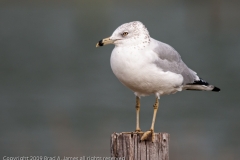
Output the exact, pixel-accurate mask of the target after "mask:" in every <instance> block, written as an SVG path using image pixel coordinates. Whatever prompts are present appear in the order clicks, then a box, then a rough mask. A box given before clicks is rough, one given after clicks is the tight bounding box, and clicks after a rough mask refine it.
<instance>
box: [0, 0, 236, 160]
mask: <svg viewBox="0 0 240 160" xmlns="http://www.w3.org/2000/svg"><path fill="white" fill-rule="evenodd" d="M134 20H139V21H142V22H143V23H144V24H145V25H146V27H147V28H148V30H149V32H150V35H151V36H152V37H153V38H155V39H158V40H160V41H163V42H165V43H168V44H170V45H172V46H173V47H174V48H175V49H176V50H177V51H178V52H179V53H180V54H181V56H182V59H183V60H184V61H185V63H186V64H187V65H188V66H189V67H191V68H192V69H193V70H195V71H196V72H197V73H198V74H199V75H200V77H202V78H204V79H206V80H207V81H208V82H210V83H212V84H214V85H216V86H218V87H220V88H221V89H222V91H221V92H219V93H213V92H194V91H184V92H181V93H177V94H174V95H171V96H163V97H161V100H160V109H159V112H158V115H157V120H156V125H155V131H156V132H168V133H170V135H171V140H170V159H171V160H188V159H189V160H192V159H194V160H203V159H204V160H215V159H216V160H226V159H227V160H236V159H239V157H240V152H239V151H240V140H239V136H240V106H239V105H240V103H239V101H240V100H239V95H240V91H239V90H240V82H239V81H240V62H239V60H240V38H239V37H240V1H238V0H231V1H227V0H210V1H209V0H208V1H207V0H202V1H191V0H169V1H163V0H161V1H160V0H159V1H144V2H141V1H137V0H135V1H123V0H121V1H120V0H101V1H100V0H99V1H98V0H95V1H87V0H85V1H80V0H79V1H73V0H68V1H66V0H64V1H63V0H62V1H61V0H58V1H53V0H48V1H40V0H35V1H30V0H22V1H17V0H15V1H14V0H13V1H7V0H6V1H3V0H2V1H0V156H1V157H2V156H4V155H5V156H31V155H35V156H36V155H39V156H58V155H59V156H72V157H73V156H109V155H110V145H109V143H110V134H111V133H113V132H122V131H133V130H134V129H135V107H134V106H135V97H134V94H133V93H132V91H130V90H129V89H127V88H126V87H124V86H123V85H122V84H121V83H120V82H119V81H118V80H117V78H116V77H115V76H114V75H113V73H112V71H111V68H110V64H109V59H110V54H111V51H112V49H113V47H114V46H113V45H111V46H105V47H102V48H95V45H96V43H97V42H98V41H99V40H100V39H102V38H106V37H108V36H110V35H111V34H112V32H113V31H114V30H115V29H116V28H117V27H118V26H119V25H121V24H123V23H126V22H130V21H134ZM141 102H142V103H141V104H142V105H141V106H142V108H141V113H140V125H141V126H140V127H141V129H142V130H148V129H149V127H150V124H151V119H152V112H153V108H152V105H153V103H154V97H153V96H150V97H145V98H142V99H141ZM1 157H0V158H1Z"/></svg>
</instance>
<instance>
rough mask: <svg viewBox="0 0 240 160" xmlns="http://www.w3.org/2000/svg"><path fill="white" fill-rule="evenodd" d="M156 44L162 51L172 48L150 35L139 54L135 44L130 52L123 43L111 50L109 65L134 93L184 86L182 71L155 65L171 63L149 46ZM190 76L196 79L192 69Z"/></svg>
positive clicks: (167, 91) (161, 91)
mask: <svg viewBox="0 0 240 160" xmlns="http://www.w3.org/2000/svg"><path fill="white" fill-rule="evenodd" d="M159 44H160V45H161V47H160V49H162V51H163V50H164V49H165V50H169V52H173V51H174V52H175V50H174V49H173V48H172V47H170V46H169V45H167V44H165V43H161V42H158V41H156V40H154V39H152V38H151V39H150V44H149V45H148V46H146V47H144V48H142V49H140V50H141V52H142V54H139V49H138V48H135V49H134V48H133V49H132V50H131V51H130V52H129V51H128V48H126V47H118V46H116V47H115V48H114V50H113V51H112V55H111V67H112V70H113V73H114V74H115V75H116V77H117V78H118V79H119V80H120V81H121V82H122V83H123V84H124V85H125V86H127V87H128V88H130V89H131V90H132V91H134V93H135V95H136V96H139V97H140V96H146V95H150V94H155V95H156V97H158V98H159V97H160V95H164V94H171V93H175V92H177V91H181V90H182V88H183V82H184V78H183V76H182V75H181V74H177V73H174V72H171V71H164V70H163V69H162V68H161V67H160V66H158V63H161V62H163V63H170V62H168V60H166V59H165V60H164V59H163V60H162V59H160V58H159V55H158V54H157V53H156V52H155V51H153V50H151V48H155V47H157V45H159ZM160 51H161V50H160ZM175 54H176V57H178V61H179V62H177V63H183V62H182V60H181V58H180V56H179V55H178V53H177V52H175ZM185 69H188V68H187V67H186V68H185ZM192 77H195V78H196V79H198V77H197V76H196V74H195V72H192ZM193 81H194V80H193ZM193 81H192V82H193Z"/></svg>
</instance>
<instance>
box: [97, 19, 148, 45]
mask: <svg viewBox="0 0 240 160" xmlns="http://www.w3.org/2000/svg"><path fill="white" fill-rule="evenodd" d="M149 43H150V35H149V33H148V30H147V28H146V27H145V26H144V25H143V24H142V23H141V22H139V21H134V22H129V23H125V24H123V25H121V26H119V27H118V28H117V29H116V30H115V31H114V32H113V34H112V36H111V37H108V38H104V39H102V40H100V41H99V42H98V43H97V45H96V47H99V46H104V45H107V44H114V45H116V46H132V47H141V48H142V47H145V46H146V45H148V44H149Z"/></svg>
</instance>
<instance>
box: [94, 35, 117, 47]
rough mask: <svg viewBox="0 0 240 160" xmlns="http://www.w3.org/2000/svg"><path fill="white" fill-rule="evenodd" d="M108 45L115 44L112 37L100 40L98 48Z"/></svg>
mask: <svg viewBox="0 0 240 160" xmlns="http://www.w3.org/2000/svg"><path fill="white" fill-rule="evenodd" d="M107 44H113V40H111V39H110V37H108V38H104V39H102V40H100V41H99V42H98V43H97V45H96V47H99V46H104V45H107Z"/></svg>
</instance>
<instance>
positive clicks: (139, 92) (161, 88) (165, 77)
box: [97, 21, 220, 140]
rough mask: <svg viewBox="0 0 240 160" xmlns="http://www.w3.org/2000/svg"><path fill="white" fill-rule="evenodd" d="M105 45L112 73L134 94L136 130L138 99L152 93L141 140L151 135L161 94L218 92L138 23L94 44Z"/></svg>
mask: <svg viewBox="0 0 240 160" xmlns="http://www.w3.org/2000/svg"><path fill="white" fill-rule="evenodd" d="M106 44H115V48H114V49H113V51H112V54H111V60H110V62H111V68H112V70H113V73H114V74H115V75H116V77H117V78H118V79H119V81H120V82H122V83H123V84H124V85H125V86H126V87H128V88H130V89H131V90H132V91H133V92H134V93H135V95H136V97H137V101H136V109H137V127H136V131H137V132H140V127H139V110H140V100H139V98H140V97H141V96H147V95H151V94H154V95H155V96H156V102H155V104H154V115H153V122H152V126H151V129H150V131H148V132H145V134H144V135H143V137H142V140H144V139H146V137H147V135H149V134H150V133H152V135H153V130H154V122H155V118H156V112H157V109H158V99H159V98H160V96H161V95H167V94H173V93H176V92H177V91H182V90H204V91H220V89H219V88H217V87H214V86H213V85H209V84H208V83H207V82H206V81H204V80H202V79H201V78H199V77H198V76H197V73H196V72H194V71H193V70H191V69H190V68H188V67H187V65H186V64H185V63H184V62H183V61H182V59H181V56H180V55H179V54H178V52H177V51H176V50H175V49H174V48H172V47H171V46H170V45H168V44H165V43H163V42H160V41H157V40H155V39H153V38H151V37H150V35H149V33H148V30H147V28H146V27H145V26H144V25H143V24H142V23H141V22H138V21H135V22H130V23H125V24H123V25H121V26H120V27H118V28H117V29H116V30H115V31H114V32H113V34H112V36H111V37H109V38H105V39H103V40H101V41H99V43H98V44H97V46H103V45H106Z"/></svg>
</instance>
